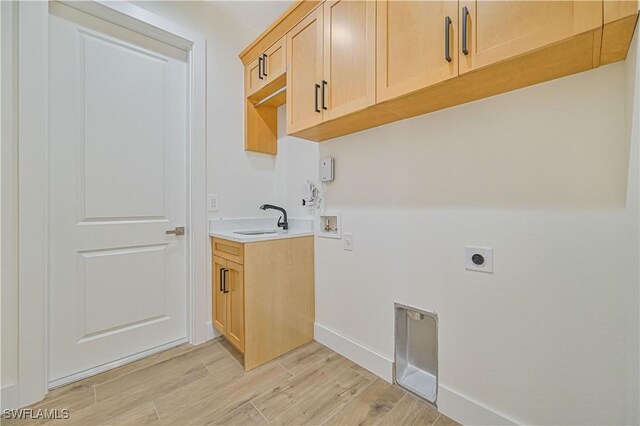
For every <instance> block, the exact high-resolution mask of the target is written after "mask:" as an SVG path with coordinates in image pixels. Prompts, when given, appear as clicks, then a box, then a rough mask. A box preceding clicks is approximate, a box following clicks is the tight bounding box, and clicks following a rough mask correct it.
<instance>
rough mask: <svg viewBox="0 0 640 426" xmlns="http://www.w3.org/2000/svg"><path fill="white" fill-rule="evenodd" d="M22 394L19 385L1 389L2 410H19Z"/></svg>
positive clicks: (0, 404)
mask: <svg viewBox="0 0 640 426" xmlns="http://www.w3.org/2000/svg"><path fill="white" fill-rule="evenodd" d="M19 396H20V393H19V392H18V384H17V383H14V384H11V385H5V386H3V387H2V389H0V410H1V411H4V410H10V409H13V408H18V407H19V406H20V403H19V402H18V399H19Z"/></svg>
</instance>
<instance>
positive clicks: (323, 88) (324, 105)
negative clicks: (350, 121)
mask: <svg viewBox="0 0 640 426" xmlns="http://www.w3.org/2000/svg"><path fill="white" fill-rule="evenodd" d="M327 84H328V83H327V82H326V81H324V80H322V109H325V110H326V109H327V105H326V104H325V103H324V99H325V98H324V91H325V88H326V87H327Z"/></svg>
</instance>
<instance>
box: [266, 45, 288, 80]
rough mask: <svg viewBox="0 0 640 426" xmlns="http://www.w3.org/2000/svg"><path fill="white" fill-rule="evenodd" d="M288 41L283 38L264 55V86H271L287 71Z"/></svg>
mask: <svg viewBox="0 0 640 426" xmlns="http://www.w3.org/2000/svg"><path fill="white" fill-rule="evenodd" d="M286 42H287V40H286V38H285V37H282V38H281V39H280V40H278V41H277V42H276V43H275V44H274V45H273V46H271V47H270V48H268V49H267V50H266V51H265V52H264V53H263V54H262V75H263V77H264V84H265V85H266V84H269V83H271V82H272V81H274V80H275V79H277V78H278V77H280V76H281V75H283V74H284V73H285V71H286V70H287V43H286Z"/></svg>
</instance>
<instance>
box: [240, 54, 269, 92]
mask: <svg viewBox="0 0 640 426" xmlns="http://www.w3.org/2000/svg"><path fill="white" fill-rule="evenodd" d="M244 73H245V83H244V84H245V89H246V95H247V96H251V95H253V94H254V93H255V92H257V91H258V90H260V89H261V88H262V87H264V78H260V58H256V59H255V60H254V61H252V62H250V63H249V65H247V66H246V67H245V71H244Z"/></svg>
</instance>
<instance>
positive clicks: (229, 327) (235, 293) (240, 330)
mask: <svg viewBox="0 0 640 426" xmlns="http://www.w3.org/2000/svg"><path fill="white" fill-rule="evenodd" d="M212 272H213V288H212V294H213V303H212V307H213V313H212V318H213V326H214V327H215V328H216V330H218V331H219V332H220V333H222V334H223V335H224V336H225V337H226V338H227V340H228V341H229V342H230V343H231V344H232V345H233V346H235V347H236V349H238V351H240V352H244V268H243V266H242V265H240V264H237V263H235V262H232V261H230V260H228V259H223V258H220V257H215V256H214V257H213V268H212Z"/></svg>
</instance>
